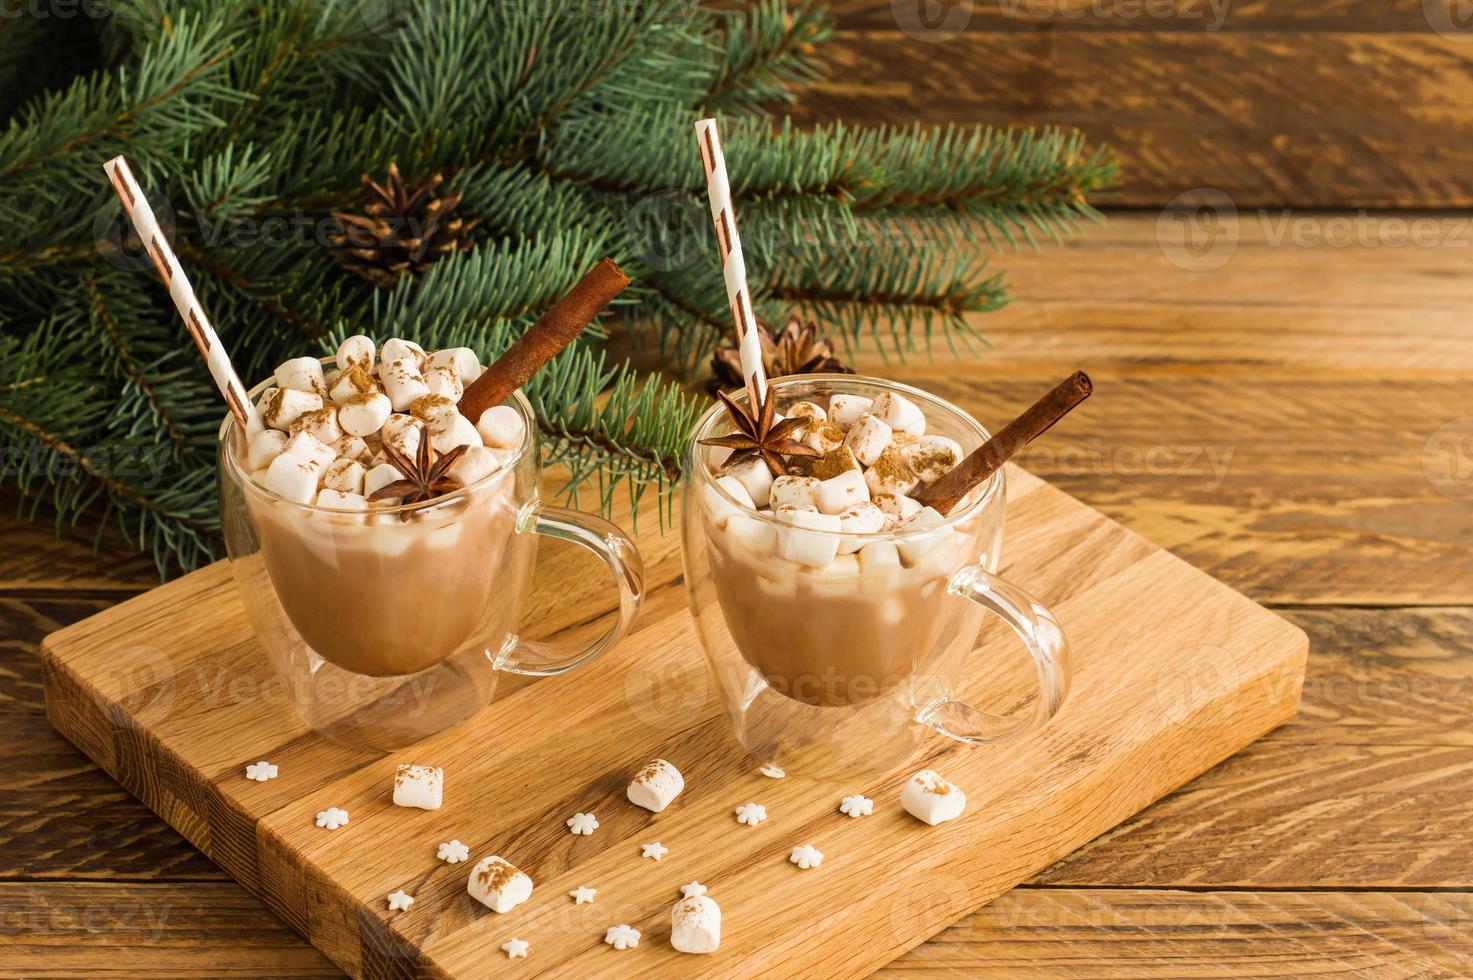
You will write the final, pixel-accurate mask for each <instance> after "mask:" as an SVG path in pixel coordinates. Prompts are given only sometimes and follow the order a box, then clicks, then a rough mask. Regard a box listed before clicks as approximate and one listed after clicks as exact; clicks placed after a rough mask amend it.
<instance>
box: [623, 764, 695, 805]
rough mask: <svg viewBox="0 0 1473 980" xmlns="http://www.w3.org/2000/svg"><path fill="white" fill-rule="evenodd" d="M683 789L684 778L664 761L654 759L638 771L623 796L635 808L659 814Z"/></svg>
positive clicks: (677, 770)
mask: <svg viewBox="0 0 1473 980" xmlns="http://www.w3.org/2000/svg"><path fill="white" fill-rule="evenodd" d="M683 789H685V777H683V776H681V775H680V770H679V769H676V768H675V766H673V765H671V764H670V763H668V762H666V761H665V760H664V759H655V760H654V761H652V762H650V763H649V764H648V765H646V766H645V767H644V768H643V769H641V770H640V771H639V774H638V775H636V776H635V777H634V780H633V781H632V782H630V784H629V788H628V789H627V790H625V791H624V795H625V796H628V797H629V802H630V803H633V804H634V805H635V806H642V807H644V808H645V809H646V810H649V811H650V812H651V813H659V812H660V811H661V810H663V809H665V808H666V807H667V806H669V805H670V802H671V801H672V800H674V799H675V798H676V797H677V796H679V795H680V791H681V790H683Z"/></svg>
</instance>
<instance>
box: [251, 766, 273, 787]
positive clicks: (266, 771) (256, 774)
mask: <svg viewBox="0 0 1473 980" xmlns="http://www.w3.org/2000/svg"><path fill="white" fill-rule="evenodd" d="M246 778H247V779H254V780H255V781H256V782H258V783H264V782H265V781H266V780H268V779H275V778H276V767H275V766H273V765H272V764H271V763H269V762H253V763H251V764H250V765H248V766H246Z"/></svg>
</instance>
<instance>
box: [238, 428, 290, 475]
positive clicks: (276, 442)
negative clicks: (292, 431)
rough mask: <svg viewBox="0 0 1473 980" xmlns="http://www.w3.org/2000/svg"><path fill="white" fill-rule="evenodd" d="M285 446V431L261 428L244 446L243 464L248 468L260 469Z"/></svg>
mask: <svg viewBox="0 0 1473 980" xmlns="http://www.w3.org/2000/svg"><path fill="white" fill-rule="evenodd" d="M285 448H286V433H285V432H278V431H277V430H276V429H262V430H261V431H260V432H257V433H256V434H255V435H253V436H251V441H250V443H249V444H248V445H247V447H246V458H245V465H246V469H248V470H262V469H265V468H266V467H268V466H270V465H271V461H272V460H273V459H275V458H276V457H278V456H280V455H281V451H282V450H283V449H285Z"/></svg>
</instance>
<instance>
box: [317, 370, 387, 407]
mask: <svg viewBox="0 0 1473 980" xmlns="http://www.w3.org/2000/svg"><path fill="white" fill-rule="evenodd" d="M378 390H379V388H378V382H376V381H374V380H373V376H372V375H370V374H369V373H368V372H367V371H366V370H364V369H363V368H361V367H358V366H357V365H356V364H355V365H351V366H349V368H348V370H346V371H343V372H342V373H340V374H339V375H338V377H337V380H336V381H334V382H332V384H331V387H329V388H328V395H329V397H330V398H331V399H332V403H333V404H334V405H341V404H343V403H344V402H346V401H347V400H348V399H349V398H352V397H353V396H354V395H362V394H365V393H367V392H370V391H378Z"/></svg>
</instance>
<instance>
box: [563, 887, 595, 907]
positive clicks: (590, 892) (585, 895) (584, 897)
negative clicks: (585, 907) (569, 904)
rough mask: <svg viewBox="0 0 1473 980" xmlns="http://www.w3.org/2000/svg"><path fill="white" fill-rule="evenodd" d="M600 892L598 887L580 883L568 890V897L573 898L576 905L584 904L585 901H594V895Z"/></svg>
mask: <svg viewBox="0 0 1473 980" xmlns="http://www.w3.org/2000/svg"><path fill="white" fill-rule="evenodd" d="M597 894H598V889H597V888H589V887H588V886H587V885H579V886H578V887H577V888H574V889H573V890H572V891H570V892H568V897H569V898H571V899H572V900H573V904H574V905H582V904H583V903H584V902H592V901H593V896H595V895H597Z"/></svg>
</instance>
